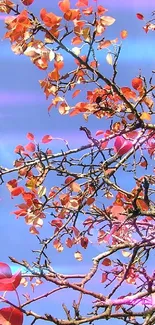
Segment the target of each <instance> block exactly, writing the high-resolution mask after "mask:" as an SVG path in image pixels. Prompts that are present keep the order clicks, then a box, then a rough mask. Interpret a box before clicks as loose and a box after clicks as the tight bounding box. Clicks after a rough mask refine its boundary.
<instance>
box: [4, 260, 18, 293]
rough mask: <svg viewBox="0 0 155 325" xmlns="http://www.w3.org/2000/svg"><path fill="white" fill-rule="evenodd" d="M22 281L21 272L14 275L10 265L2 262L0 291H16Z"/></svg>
mask: <svg viewBox="0 0 155 325" xmlns="http://www.w3.org/2000/svg"><path fill="white" fill-rule="evenodd" d="M20 281H21V272H20V271H18V272H17V273H15V274H14V275H12V272H11V269H10V267H9V265H7V264H5V263H2V262H0V291H14V290H16V288H17V287H18V286H19V284H20Z"/></svg>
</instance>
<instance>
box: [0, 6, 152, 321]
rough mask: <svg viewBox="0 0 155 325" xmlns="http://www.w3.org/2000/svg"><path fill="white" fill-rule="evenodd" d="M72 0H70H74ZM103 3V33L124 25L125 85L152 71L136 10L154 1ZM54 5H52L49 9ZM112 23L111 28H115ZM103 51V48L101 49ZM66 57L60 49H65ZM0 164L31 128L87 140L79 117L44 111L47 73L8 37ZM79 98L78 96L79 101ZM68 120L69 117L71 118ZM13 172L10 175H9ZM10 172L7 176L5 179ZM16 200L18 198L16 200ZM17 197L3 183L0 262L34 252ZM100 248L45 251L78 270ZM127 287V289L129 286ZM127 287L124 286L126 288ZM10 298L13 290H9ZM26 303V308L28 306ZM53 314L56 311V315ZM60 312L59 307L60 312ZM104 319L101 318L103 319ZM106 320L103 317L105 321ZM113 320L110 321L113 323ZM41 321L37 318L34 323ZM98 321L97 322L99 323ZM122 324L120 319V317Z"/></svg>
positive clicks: (49, 306)
mask: <svg viewBox="0 0 155 325" xmlns="http://www.w3.org/2000/svg"><path fill="white" fill-rule="evenodd" d="M73 2H74V1H73ZM37 3H38V0H35V1H34V4H33V5H32V11H33V10H34V12H35V13H37V14H39V8H41V7H45V8H47V10H49V11H53V12H55V13H57V12H58V11H57V8H56V6H55V3H56V1H49V0H40V1H39V5H38V4H37ZM99 3H100V4H102V5H103V6H104V7H105V8H108V9H109V12H108V14H109V15H110V16H113V17H115V18H116V23H115V25H113V26H112V27H111V28H109V30H108V34H107V35H108V37H113V38H115V37H117V36H118V35H119V33H120V31H121V30H122V29H126V30H128V34H129V36H128V38H127V39H126V40H124V42H123V49H122V51H121V55H120V60H119V73H118V82H119V84H120V85H124V86H130V85H131V79H132V78H133V77H135V76H136V75H138V73H139V69H141V70H142V74H143V75H145V76H146V77H149V76H150V75H151V71H152V70H153V69H154V68H155V55H154V33H151V32H150V33H148V35H146V34H145V32H144V31H143V29H142V24H143V22H141V21H140V20H138V19H137V18H136V13H137V12H141V13H143V14H144V15H145V16H146V17H147V18H149V17H150V15H151V12H152V11H153V10H155V8H154V0H149V1H146V0H130V1H125V0H111V1H108V0H105V1H102V0H100V1H99ZM54 7H55V8H54ZM3 19H4V15H1V16H0V39H2V37H3V35H4V32H5V30H4V21H3ZM114 26H115V27H114ZM66 45H67V44H66ZM105 53H106V52H105ZM64 58H65V54H64ZM0 61H1V66H0V71H1V73H0V164H1V165H3V166H4V165H5V166H11V162H12V161H13V160H14V159H15V156H14V153H13V150H14V148H15V146H16V145H18V144H23V145H24V144H26V143H27V140H26V133H27V132H32V133H34V134H35V135H36V136H37V138H38V140H39V139H40V138H41V137H42V136H43V135H45V134H51V135H52V136H55V137H60V136H61V137H63V138H65V139H67V140H68V141H69V143H70V145H71V147H77V146H78V145H81V144H83V143H86V142H87V140H86V139H85V136H84V134H83V133H81V132H80V131H79V127H80V126H81V125H83V126H84V125H86V122H85V121H84V120H83V118H82V117H81V116H77V117H72V118H70V117H69V116H60V114H59V113H58V112H57V110H56V109H53V110H52V111H51V113H50V116H49V115H48V112H47V107H48V105H49V102H47V101H46V100H45V97H44V94H43V93H42V90H41V89H40V86H39V83H38V79H43V78H44V77H45V76H46V72H44V71H41V70H39V69H37V68H36V67H35V66H34V65H33V64H32V63H31V62H30V60H29V58H28V57H24V56H16V55H15V54H14V53H13V52H12V51H11V48H10V44H9V42H8V41H7V40H4V41H1V42H0ZM65 64H66V69H67V65H69V64H70V62H69V59H68V57H67V56H66V59H65ZM103 69H104V73H105V74H106V73H107V74H109V67H108V66H107V64H106V63H105V62H104V58H103ZM80 100H82V97H81V98H80V97H78V101H80ZM71 119H72V120H71ZM88 127H89V128H90V129H91V130H92V132H94V133H95V132H96V131H97V130H98V129H104V128H106V122H103V120H98V119H96V118H95V117H92V118H91V119H90V121H89V124H88ZM51 148H52V150H54V151H56V150H60V144H58V142H55V143H53V144H52V147H51ZM11 177H12V176H11ZM11 177H10V176H9V177H7V178H6V180H9V179H10V178H11ZM131 186H132V185H131ZM18 202H19V200H18ZM15 204H16V200H11V199H10V195H9V193H8V191H7V189H6V187H5V185H4V186H1V187H0V216H1V219H0V234H1V235H0V247H1V254H0V261H3V262H6V263H9V259H8V256H13V257H15V258H17V259H19V260H22V259H25V260H28V261H30V262H31V260H32V258H33V254H32V253H31V250H32V249H35V248H37V247H38V241H37V240H36V239H35V237H34V236H33V235H31V234H30V233H29V231H28V227H27V226H26V224H25V223H24V220H23V219H22V218H21V219H19V220H17V221H16V220H15V216H14V215H13V214H11V213H10V212H11V211H13V210H15ZM47 228H48V225H47V226H45V228H44V230H43V231H42V236H43V237H46V231H48V229H47ZM102 249H103V247H99V248H98V247H97V246H96V245H95V243H94V245H93V246H92V248H91V252H90V251H89V249H88V251H84V262H82V263H81V264H80V263H79V262H77V261H75V260H74V257H73V250H69V249H68V250H67V249H65V251H64V252H63V253H62V254H60V253H57V252H56V251H55V250H54V249H52V248H51V251H50V254H51V255H52V261H53V264H54V265H55V269H56V270H58V271H60V270H61V272H64V273H65V272H69V270H70V269H71V268H72V270H76V272H77V271H78V270H79V272H80V271H81V272H85V271H87V270H88V269H89V266H90V264H91V257H93V256H95V255H96V254H97V253H98V252H99V251H102ZM99 281H100V280H99V279H94V280H93V282H92V284H91V288H92V289H94V290H95V289H96V288H97V289H98V290H99V291H100V292H103V290H104V289H103V288H104V287H103V285H102V284H100V283H99ZM130 289H131V288H130ZM130 289H128V291H130ZM46 290H49V284H45V285H44V287H43V286H40V287H38V288H37V289H36V292H35V294H34V295H39V294H40V293H43V292H45V291H46ZM19 291H20V292H23V291H24V292H26V289H23V288H21V289H19ZM66 294H67V291H65V290H64V292H63V293H62V294H61V301H62V300H63V299H62V298H64V300H65V299H66ZM11 297H13V294H11ZM73 298H76V295H75V294H74V296H73V292H72V291H70V294H69V295H68V294H67V300H68V304H69V303H70V304H71V303H72V299H73ZM12 299H14V298H12ZM59 304H60V296H59V293H58V294H55V296H54V297H51V298H50V299H47V300H44V302H43V303H42V302H40V303H37V304H34V305H33V306H32V307H34V310H35V311H36V312H39V313H40V312H53V313H55V311H56V309H57V312H58V311H59V310H60V306H59ZM86 305H87V306H88V307H89V300H88V299H85V304H84V305H83V309H86ZM29 309H30V307H28V310H29ZM57 315H58V313H55V316H57ZM59 316H60V317H63V316H64V315H63V312H61V313H60V314H59ZM102 323H104V322H102ZM105 323H106V321H105ZM114 323H115V324H116V321H111V323H110V324H111V325H112V324H114ZM28 324H30V320H29V319H25V321H24V325H28ZM37 324H38V325H42V324H43V322H42V321H38V322H37ZM98 324H99V325H100V324H101V322H98ZM119 324H120V325H121V322H119Z"/></svg>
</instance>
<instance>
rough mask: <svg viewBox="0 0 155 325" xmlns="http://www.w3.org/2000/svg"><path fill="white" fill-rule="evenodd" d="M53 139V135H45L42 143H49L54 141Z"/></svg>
mask: <svg viewBox="0 0 155 325" xmlns="http://www.w3.org/2000/svg"><path fill="white" fill-rule="evenodd" d="M52 140H53V138H52V137H51V135H44V137H43V138H42V140H41V142H42V143H48V142H50V141H52Z"/></svg>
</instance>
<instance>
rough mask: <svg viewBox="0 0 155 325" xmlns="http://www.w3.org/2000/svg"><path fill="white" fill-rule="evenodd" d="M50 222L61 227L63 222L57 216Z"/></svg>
mask: <svg viewBox="0 0 155 325" xmlns="http://www.w3.org/2000/svg"><path fill="white" fill-rule="evenodd" d="M50 224H51V226H54V227H58V228H61V227H62V225H63V222H62V220H60V219H58V218H57V219H54V220H52V221H51V222H50Z"/></svg>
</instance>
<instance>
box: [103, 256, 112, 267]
mask: <svg viewBox="0 0 155 325" xmlns="http://www.w3.org/2000/svg"><path fill="white" fill-rule="evenodd" d="M102 265H104V266H110V265H111V260H110V258H107V257H106V258H104V260H103V261H102Z"/></svg>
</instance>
